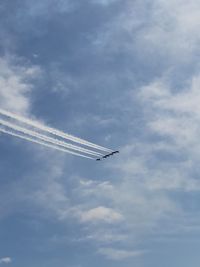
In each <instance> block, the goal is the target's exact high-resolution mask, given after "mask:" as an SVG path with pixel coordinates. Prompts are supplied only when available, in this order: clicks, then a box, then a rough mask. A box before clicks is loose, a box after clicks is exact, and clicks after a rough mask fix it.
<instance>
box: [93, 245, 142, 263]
mask: <svg viewBox="0 0 200 267" xmlns="http://www.w3.org/2000/svg"><path fill="white" fill-rule="evenodd" d="M98 253H99V254H102V255H104V256H106V258H108V259H110V260H116V261H120V260H124V259H128V258H132V257H138V256H142V255H143V254H144V253H145V252H144V251H142V250H141V251H140V250H137V251H129V250H121V249H114V248H100V249H99V250H98Z"/></svg>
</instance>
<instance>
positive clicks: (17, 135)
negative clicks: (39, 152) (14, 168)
mask: <svg viewBox="0 0 200 267" xmlns="http://www.w3.org/2000/svg"><path fill="white" fill-rule="evenodd" d="M0 132H2V133H5V134H9V135H12V136H15V137H19V138H21V139H24V140H27V141H29V142H32V143H36V144H39V145H43V146H47V147H50V148H53V149H57V150H59V151H62V152H65V153H69V154H72V155H75V156H79V157H83V158H87V159H92V160H94V158H91V157H88V156H85V155H82V154H79V153H76V152H73V151H70V150H68V149H64V148H61V147H58V146H56V145H53V144H48V143H46V142H43V141H39V140H36V139H34V138H31V137H27V136H24V135H22V134H19V133H15V132H12V131H9V130H5V129H3V128H0Z"/></svg>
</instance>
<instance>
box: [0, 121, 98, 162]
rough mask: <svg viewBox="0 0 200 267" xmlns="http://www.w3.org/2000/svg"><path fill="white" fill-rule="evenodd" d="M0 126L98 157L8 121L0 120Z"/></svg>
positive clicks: (91, 152) (90, 152) (80, 148)
mask: <svg viewBox="0 0 200 267" xmlns="http://www.w3.org/2000/svg"><path fill="white" fill-rule="evenodd" d="M0 124H2V125H4V126H7V127H9V128H12V129H14V130H16V131H19V132H22V133H24V134H28V135H30V136H34V137H36V138H38V139H41V140H43V141H45V142H50V143H53V144H54V145H58V146H62V147H65V148H69V149H73V150H76V151H79V152H83V153H86V154H90V155H93V156H95V157H97V156H99V153H96V152H93V151H91V150H88V149H85V148H82V147H78V146H74V145H71V144H68V143H65V142H62V141H60V140H57V139H54V138H51V137H49V136H46V135H43V134H39V133H37V132H35V131H32V130H28V129H26V128H23V127H20V126H18V125H16V124H13V123H11V122H8V121H5V120H2V119H0ZM100 155H101V154H100Z"/></svg>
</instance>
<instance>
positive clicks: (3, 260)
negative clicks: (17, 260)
mask: <svg viewBox="0 0 200 267" xmlns="http://www.w3.org/2000/svg"><path fill="white" fill-rule="evenodd" d="M11 262H12V259H11V258H10V257H4V258H1V259H0V264H8V263H11Z"/></svg>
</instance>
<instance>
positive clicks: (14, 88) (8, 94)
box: [0, 58, 40, 114]
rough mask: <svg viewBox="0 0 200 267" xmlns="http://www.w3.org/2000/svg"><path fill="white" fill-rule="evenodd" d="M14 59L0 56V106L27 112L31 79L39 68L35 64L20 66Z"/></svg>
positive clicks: (37, 72) (23, 112)
mask: <svg viewBox="0 0 200 267" xmlns="http://www.w3.org/2000/svg"><path fill="white" fill-rule="evenodd" d="M15 61H16V59H15V60H14V59H11V58H0V73H1V74H0V106H1V108H5V109H8V110H12V111H14V112H18V113H22V114H27V113H28V112H29V108H30V99H29V94H30V92H31V90H32V88H33V86H32V84H31V80H32V79H33V78H35V77H36V76H37V75H38V74H39V72H40V70H39V68H38V67H35V66H29V67H27V66H21V65H20V64H19V63H18V64H17V63H16V62H15Z"/></svg>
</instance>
